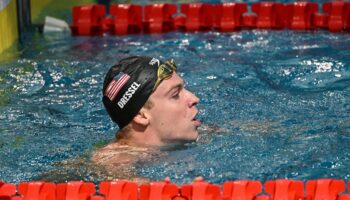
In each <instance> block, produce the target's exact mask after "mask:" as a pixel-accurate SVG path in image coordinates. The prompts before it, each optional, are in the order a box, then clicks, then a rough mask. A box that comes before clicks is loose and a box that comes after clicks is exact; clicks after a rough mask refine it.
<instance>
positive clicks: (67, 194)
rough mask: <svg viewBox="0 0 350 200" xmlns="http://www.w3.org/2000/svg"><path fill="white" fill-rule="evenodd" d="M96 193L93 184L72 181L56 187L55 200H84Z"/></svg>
mask: <svg viewBox="0 0 350 200" xmlns="http://www.w3.org/2000/svg"><path fill="white" fill-rule="evenodd" d="M95 192H96V189H95V185H94V184H93V183H88V182H86V183H85V182H82V181H72V182H68V183H60V184H57V186H56V194H57V200H86V199H89V198H90V197H91V196H92V195H94V194H95Z"/></svg>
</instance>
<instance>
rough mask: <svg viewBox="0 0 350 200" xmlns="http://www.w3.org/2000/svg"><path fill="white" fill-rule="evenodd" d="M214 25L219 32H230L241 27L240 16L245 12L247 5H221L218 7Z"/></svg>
mask: <svg viewBox="0 0 350 200" xmlns="http://www.w3.org/2000/svg"><path fill="white" fill-rule="evenodd" d="M217 9H218V11H217V13H218V14H217V16H218V17H217V20H218V22H217V23H216V24H217V25H216V26H217V27H216V29H218V30H219V31H221V32H230V31H233V30H237V29H239V28H241V27H242V25H243V23H242V18H243V17H242V15H243V13H245V12H247V10H248V9H247V4H245V3H233V2H232V3H223V4H219V5H218V8H217Z"/></svg>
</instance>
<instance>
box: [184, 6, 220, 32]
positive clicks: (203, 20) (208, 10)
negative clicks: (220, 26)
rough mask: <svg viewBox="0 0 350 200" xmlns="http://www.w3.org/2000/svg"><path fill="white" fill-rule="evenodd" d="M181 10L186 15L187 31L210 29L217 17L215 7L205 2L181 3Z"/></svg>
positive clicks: (185, 25) (185, 26)
mask: <svg viewBox="0 0 350 200" xmlns="http://www.w3.org/2000/svg"><path fill="white" fill-rule="evenodd" d="M181 12H182V13H183V14H185V15H186V19H185V24H184V28H185V31H208V30H210V29H211V28H212V26H213V22H214V19H215V18H216V16H215V14H213V13H215V7H214V6H212V5H210V4H205V3H191V4H181Z"/></svg>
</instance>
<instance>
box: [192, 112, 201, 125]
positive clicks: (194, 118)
mask: <svg viewBox="0 0 350 200" xmlns="http://www.w3.org/2000/svg"><path fill="white" fill-rule="evenodd" d="M197 114H198V111H197V112H196V114H195V115H194V117H193V119H192V122H193V123H194V125H195V126H200V125H201V124H202V123H201V122H200V121H199V120H198V119H196V116H197Z"/></svg>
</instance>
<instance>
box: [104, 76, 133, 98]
mask: <svg viewBox="0 0 350 200" xmlns="http://www.w3.org/2000/svg"><path fill="white" fill-rule="evenodd" d="M129 78H130V76H129V75H127V74H123V76H121V77H120V78H119V80H118V81H115V80H112V82H110V83H109V85H108V87H107V89H106V96H107V97H108V98H109V99H110V100H111V101H113V100H114V98H115V96H117V94H118V92H119V90H120V89H121V88H122V87H123V85H124V84H125V83H126V82H127V81H128V80H129Z"/></svg>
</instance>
